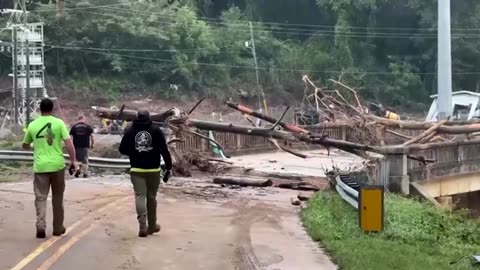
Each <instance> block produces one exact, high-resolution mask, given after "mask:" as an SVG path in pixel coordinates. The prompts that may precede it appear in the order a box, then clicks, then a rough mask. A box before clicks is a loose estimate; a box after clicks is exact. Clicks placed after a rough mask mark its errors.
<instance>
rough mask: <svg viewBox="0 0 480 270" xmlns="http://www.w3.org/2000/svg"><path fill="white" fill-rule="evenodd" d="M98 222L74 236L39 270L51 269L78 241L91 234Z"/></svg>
mask: <svg viewBox="0 0 480 270" xmlns="http://www.w3.org/2000/svg"><path fill="white" fill-rule="evenodd" d="M97 223H98V222H94V223H92V224H90V225H88V227H87V228H85V229H84V230H83V231H81V232H79V233H78V234H76V235H74V236H72V238H70V240H68V241H67V242H66V243H65V244H64V245H62V246H61V247H60V248H59V249H57V251H55V253H53V255H52V256H51V257H50V258H48V260H46V261H45V262H43V263H42V265H40V266H39V267H38V268H37V270H48V269H50V267H51V266H52V265H53V264H54V263H55V262H56V261H58V259H60V257H62V255H63V254H64V253H65V252H66V251H67V250H68V249H69V248H71V247H72V246H73V245H74V244H75V243H76V242H78V240H80V239H81V238H82V237H84V236H85V235H86V234H87V233H89V232H91V231H92V230H93V229H94V228H95V227H96V225H97Z"/></svg>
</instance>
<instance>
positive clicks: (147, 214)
mask: <svg viewBox="0 0 480 270" xmlns="http://www.w3.org/2000/svg"><path fill="white" fill-rule="evenodd" d="M130 177H131V180H132V184H133V190H134V191H135V206H136V209H137V218H138V223H139V224H140V227H141V228H146V226H147V220H148V226H149V227H151V228H154V227H155V224H156V222H157V192H158V187H159V185H160V172H146V173H139V172H131V173H130Z"/></svg>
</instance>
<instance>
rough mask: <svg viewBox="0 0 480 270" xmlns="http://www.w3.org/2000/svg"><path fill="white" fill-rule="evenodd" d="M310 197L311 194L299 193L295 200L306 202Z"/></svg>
mask: <svg viewBox="0 0 480 270" xmlns="http://www.w3.org/2000/svg"><path fill="white" fill-rule="evenodd" d="M311 197H312V195H311V194H305V193H300V194H298V196H297V198H298V199H299V200H300V201H302V202H303V201H308V200H310V198H311Z"/></svg>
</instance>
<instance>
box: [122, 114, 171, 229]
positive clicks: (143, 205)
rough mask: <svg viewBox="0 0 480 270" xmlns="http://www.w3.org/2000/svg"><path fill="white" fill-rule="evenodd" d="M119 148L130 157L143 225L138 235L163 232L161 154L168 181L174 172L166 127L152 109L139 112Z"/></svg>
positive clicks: (131, 173)
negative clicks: (159, 220) (159, 208)
mask: <svg viewBox="0 0 480 270" xmlns="http://www.w3.org/2000/svg"><path fill="white" fill-rule="evenodd" d="M119 150H120V153H122V154H123V155H126V156H128V157H129V159H130V167H131V169H130V176H131V180H132V184H133V189H134V191H135V205H136V209H137V218H138V223H139V225H140V230H139V233H138V236H140V237H146V236H147V235H148V234H153V233H156V232H159V231H160V225H158V224H157V199H156V198H157V192H158V187H159V185H160V172H161V169H160V155H161V156H162V157H163V160H164V162H165V168H166V171H165V173H164V176H163V181H164V182H167V181H168V179H169V177H170V175H171V169H172V158H171V156H170V152H169V151H168V147H167V142H166V140H165V136H164V134H163V132H162V130H161V129H160V127H158V126H156V125H154V124H152V121H151V120H150V113H149V112H148V111H145V110H142V111H139V112H138V113H137V119H136V120H135V121H133V125H132V126H131V127H129V128H127V130H125V134H124V136H123V138H122V142H121V143H120V149H119ZM147 220H148V226H147Z"/></svg>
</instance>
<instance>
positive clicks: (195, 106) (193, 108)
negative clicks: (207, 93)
mask: <svg viewBox="0 0 480 270" xmlns="http://www.w3.org/2000/svg"><path fill="white" fill-rule="evenodd" d="M204 100H205V97H203V98H201V99H200V100H199V101H197V103H195V105H194V106H193V107H192V108H191V109H190V111H188V113H187V115H190V114H192V113H193V111H195V109H196V108H197V107H198V106H199V105H200V104H201V103H202V102H203V101H204Z"/></svg>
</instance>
